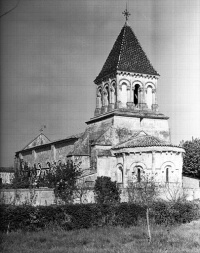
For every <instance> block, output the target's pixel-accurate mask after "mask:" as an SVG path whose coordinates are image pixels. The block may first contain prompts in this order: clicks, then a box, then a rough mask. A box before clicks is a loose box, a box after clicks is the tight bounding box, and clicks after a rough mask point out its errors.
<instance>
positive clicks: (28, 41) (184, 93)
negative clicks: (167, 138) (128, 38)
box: [0, 0, 200, 166]
mask: <svg viewBox="0 0 200 253" xmlns="http://www.w3.org/2000/svg"><path fill="white" fill-rule="evenodd" d="M16 2H17V0H1V13H3V12H5V11H7V10H8V9H10V8H12V6H14V5H15V4H16ZM125 5H126V1H122V0H121V1H118V0H101V1H100V0H21V1H20V3H19V5H18V7H17V8H16V9H15V10H14V11H13V12H11V13H9V14H8V15H6V16H4V17H3V18H2V19H1V39H0V40H1V48H0V49H1V55H0V57H1V62H0V63H1V68H0V71H1V73H0V74H1V140H0V145H1V146H0V148H1V153H0V154H1V164H0V166H10V165H12V164H13V159H14V153H15V151H18V150H20V149H22V148H23V147H24V146H25V145H26V144H27V143H28V142H30V141H31V140H32V139H33V138H34V137H36V136H37V135H38V134H39V133H40V132H39V130H40V128H41V126H42V125H46V126H47V128H46V129H45V131H44V133H45V134H46V136H47V137H48V138H49V139H50V140H55V139H61V138H65V137H67V136H69V135H71V134H75V133H79V132H83V131H84V130H85V127H86V124H85V121H87V120H89V119H90V118H91V117H93V115H94V110H95V84H94V83H93V80H94V79H95V77H96V76H97V75H98V74H99V72H100V70H101V68H102V66H103V64H104V62H105V60H106V58H107V56H108V54H109V52H110V50H111V48H112V46H113V44H114V42H115V40H116V38H117V36H118V34H119V33H120V31H121V28H122V26H123V25H124V22H125V18H124V16H123V15H122V12H123V11H124V9H125ZM128 5H129V12H130V13H131V16H130V18H129V24H130V26H131V27H132V29H133V31H134V32H135V34H136V36H137V38H138V40H139V41H140V43H141V45H142V47H143V50H144V51H145V52H146V54H147V56H148V58H149V59H150V61H151V63H152V65H153V66H154V68H155V69H156V70H157V71H158V72H159V74H160V79H159V81H158V103H159V108H160V112H162V113H164V114H165V115H167V116H169V117H170V129H171V140H172V143H174V144H179V143H180V141H181V140H190V139H191V138H192V136H193V137H198V138H199V137H200V1H199V0H192V1H191V0H167V1H166V0H132V1H130V0H129V3H128Z"/></svg>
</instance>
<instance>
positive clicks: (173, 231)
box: [0, 221, 200, 253]
mask: <svg viewBox="0 0 200 253" xmlns="http://www.w3.org/2000/svg"><path fill="white" fill-rule="evenodd" d="M145 231H146V229H145V226H144V225H140V226H136V227H129V228H122V227H102V228H90V229H81V230H73V231H64V230H62V229H61V228H59V227H57V228H55V229H54V230H53V229H52V228H48V229H46V230H45V231H39V232H26V233H24V232H21V231H17V232H11V233H9V234H8V235H6V234H3V235H2V237H1V248H0V250H1V252H2V253H14V252H26V253H29V252H31V253H38V252H40V253H47V252H48V253H49V252H51V253H57V252H59V253H64V252H69V253H71V252H73V253H79V252H82V253H85V252H97V253H99V252H109V253H112V252H120V253H121V252H123V253H129V252H133V249H134V253H146V252H148V253H149V252H153V253H163V252H173V253H180V252H185V253H187V252H188V253H189V252H190V253H191V252H192V253H197V252H199V248H200V241H199V238H200V221H193V222H191V223H189V224H184V225H181V226H172V227H164V226H158V225H157V226H156V225H152V243H151V244H149V243H148V235H147V234H146V232H145Z"/></svg>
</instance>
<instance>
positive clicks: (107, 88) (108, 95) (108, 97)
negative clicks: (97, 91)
mask: <svg viewBox="0 0 200 253" xmlns="http://www.w3.org/2000/svg"><path fill="white" fill-rule="evenodd" d="M105 89H106V93H107V100H108V104H109V103H110V92H109V87H108V86H106V88H105Z"/></svg>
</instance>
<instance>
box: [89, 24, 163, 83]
mask: <svg viewBox="0 0 200 253" xmlns="http://www.w3.org/2000/svg"><path fill="white" fill-rule="evenodd" d="M117 70H119V71H127V72H134V73H142V74H149V75H159V74H158V73H157V71H156V70H155V69H154V68H153V66H152V65H151V63H150V61H149V59H148V58H147V56H146V54H145V52H144V51H143V49H142V47H141V45H140V43H139V41H138V39H137V38H136V36H135V34H134V32H133V31H132V29H131V27H130V26H128V25H127V24H125V25H124V26H123V28H122V30H121V32H120V34H119V36H118V37H117V40H116V41H115V43H114V46H113V48H112V50H111V52H110V54H109V56H108V58H107V60H106V62H105V64H104V65H103V68H102V70H101V72H100V73H99V75H98V76H97V77H96V79H95V81H94V82H97V81H98V80H99V79H101V78H103V77H105V76H106V75H109V74H112V73H113V72H115V71H117Z"/></svg>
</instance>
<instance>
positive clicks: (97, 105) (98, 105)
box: [94, 94, 101, 116]
mask: <svg viewBox="0 0 200 253" xmlns="http://www.w3.org/2000/svg"><path fill="white" fill-rule="evenodd" d="M100 113H101V95H99V94H97V96H96V109H95V112H94V116H98V115H99V114H100Z"/></svg>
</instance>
